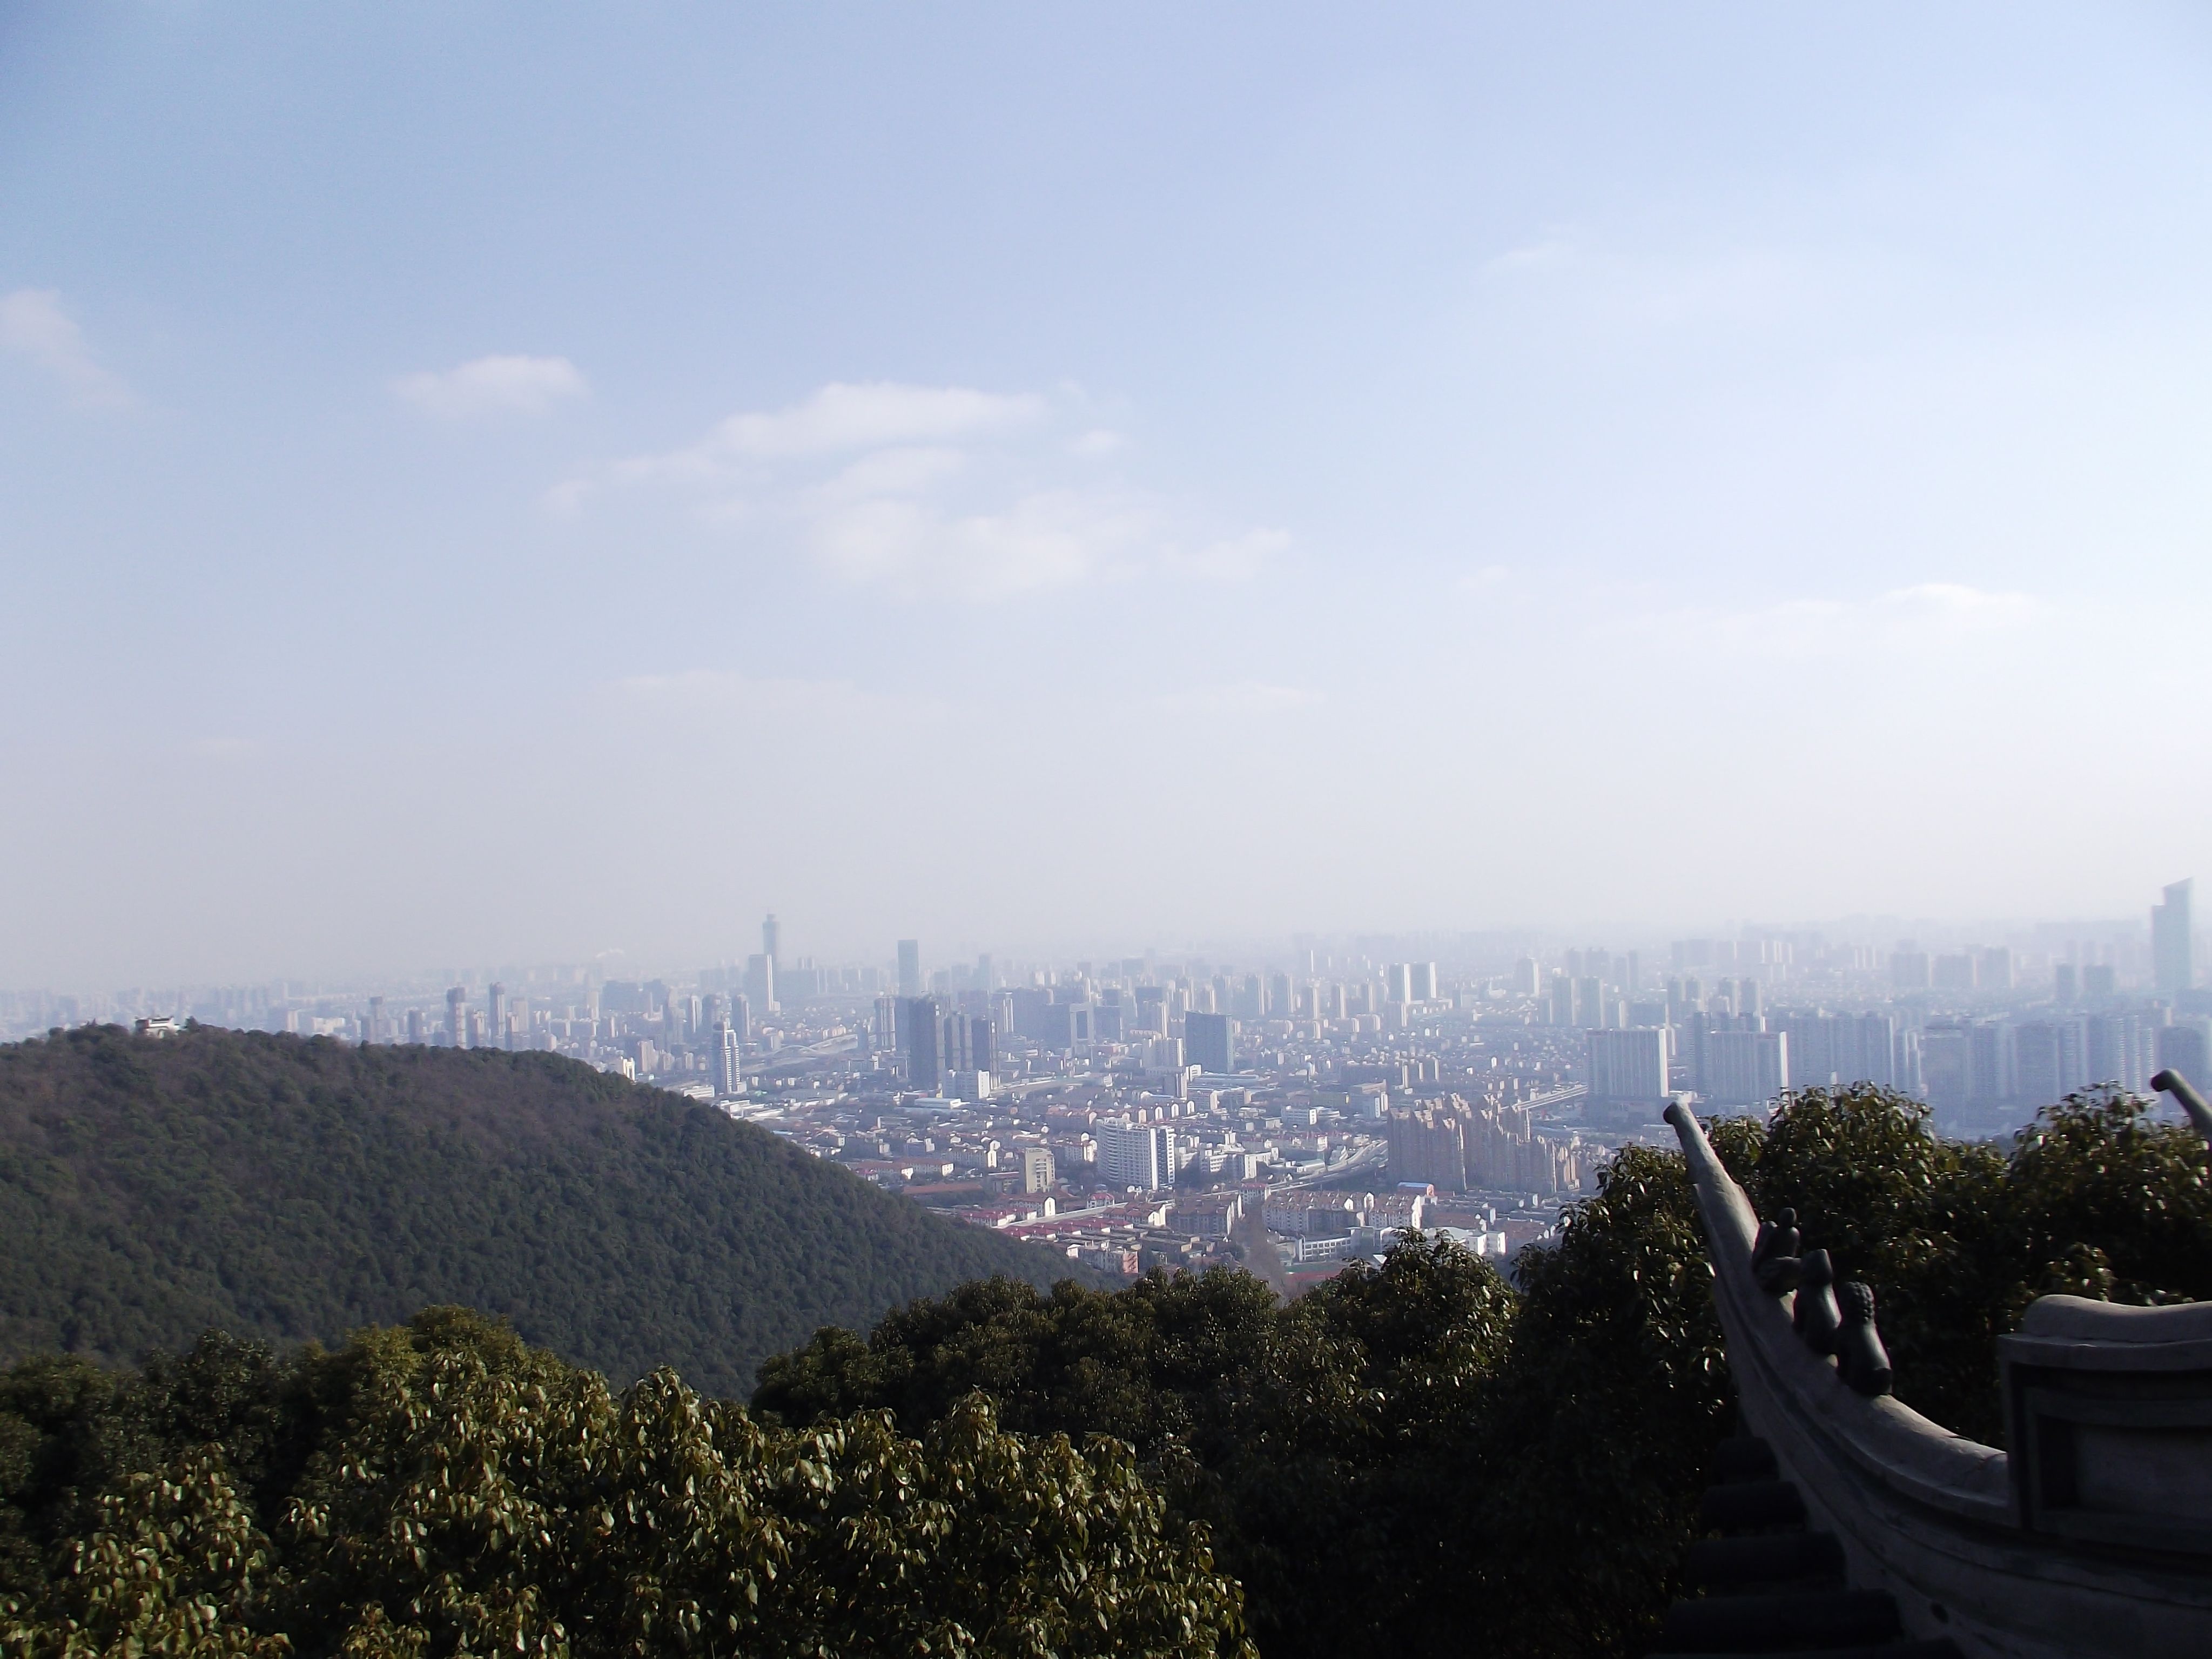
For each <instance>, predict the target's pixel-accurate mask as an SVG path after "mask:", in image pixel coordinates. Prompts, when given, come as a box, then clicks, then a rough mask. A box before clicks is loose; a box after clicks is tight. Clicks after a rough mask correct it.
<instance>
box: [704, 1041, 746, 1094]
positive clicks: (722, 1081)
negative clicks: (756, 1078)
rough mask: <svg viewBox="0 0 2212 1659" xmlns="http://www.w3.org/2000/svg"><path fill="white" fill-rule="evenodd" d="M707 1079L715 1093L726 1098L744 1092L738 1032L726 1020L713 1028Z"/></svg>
mask: <svg viewBox="0 0 2212 1659" xmlns="http://www.w3.org/2000/svg"><path fill="white" fill-rule="evenodd" d="M708 1066H709V1073H708V1082H709V1083H711V1084H712V1085H714V1092H715V1094H716V1095H718V1096H720V1097H722V1098H723V1099H725V1100H726V1099H728V1098H730V1097H732V1096H733V1095H741V1094H743V1093H744V1066H743V1065H742V1064H741V1063H740V1061H739V1060H738V1034H737V1032H736V1031H735V1030H732V1029H731V1027H730V1025H729V1024H728V1023H727V1022H725V1023H723V1024H720V1025H717V1026H716V1027H715V1028H714V1047H713V1048H711V1049H709V1050H708Z"/></svg>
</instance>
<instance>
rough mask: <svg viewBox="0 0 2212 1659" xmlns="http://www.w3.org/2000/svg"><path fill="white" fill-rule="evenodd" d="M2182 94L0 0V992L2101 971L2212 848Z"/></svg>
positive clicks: (840, 30)
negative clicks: (1391, 965) (1383, 945)
mask: <svg viewBox="0 0 2212 1659" xmlns="http://www.w3.org/2000/svg"><path fill="white" fill-rule="evenodd" d="M2208 68H2212V25H2208V23H2207V21H2206V19H2205V16H2204V15H2203V12H2202V11H2201V10H2200V9H2193V8H2186V7H2181V6H2161V5H2142V6H2128V7H2116V8H2100V9H2094V10H2087V9H2078V8H2059V7H2048V6H2026V7H2022V6H2008V7H2002V8H1999V7H1994V6H1959V7H1954V8H1947V9H1943V10H1942V12H1941V13H1938V14H1934V15H1930V14H1929V13H1928V12H1927V11H1925V10H1924V9H1917V8H1903V7H1874V8H1863V9H1855V10H1854V11H1853V12H1852V13H1851V14H1850V15H1849V16H1847V17H1844V16H1822V15H1814V14H1811V13H1806V12H1802V11H1791V12H1776V11H1774V10H1771V9H1763V8H1753V7H1747V6H1693V7H1672V8H1667V9H1656V10H1655V9H1644V8H1631V7H1619V6H1613V7H1606V6H1577V7H1567V8H1545V9H1541V11H1535V12H1529V11H1524V10H1522V9H1509V8H1503V7H1477V8H1442V7H1433V8H1431V7H1386V8H1362V9H1358V11H1356V12H1352V11H1334V10H1328V9H1320V8H1294V9H1273V10H1271V11H1269V12H1267V14H1265V15H1262V14H1260V13H1256V12H1245V11H1231V10H1222V11H1214V12H1203V13H1194V12H1191V11H1189V10H1188V9H1180V8H1174V9H1171V8H1167V7H1146V6H1139V7H1117V8H1113V9H1054V10H1052V11H1050V12H1036V11H1030V10H1024V9H1012V8H1000V7H969V8H961V9H952V10H950V11H939V12H933V13H931V14H921V13H911V14H901V13H896V12H884V11H880V10H861V9H838V8H830V9H812V10H809V11H807V12H805V13H803V14H800V13H775V12H768V11H760V10H742V11H732V12H726V13H723V12H710V11H708V10H706V9H682V8H678V9H653V10H651V11H647V12H642V13H638V14H634V15H624V16H623V17H622V18H621V19H619V20H616V19H613V18H611V17H609V16H607V15H600V14H593V13H590V12H586V11H583V10H580V9H566V10H547V9H534V8H533V9H523V8H519V7H481V8H474V9H467V10H465V11H453V10H450V9H434V8H422V7H416V8H410V7H374V8H370V7H359V6H351V7H325V8H316V9H312V10H307V11H295V10H291V9H277V8H272V7H258V8H254V7H248V8H225V9H215V8H203V7H197V6H183V7H178V6H124V7H114V8H104V9H84V8H77V7H65V6H58V5H32V6H23V7H15V8H11V9H9V10H8V12H7V13H6V15H5V16H4V17H0V562H4V566H5V576H6V592H7V603H6V605H5V606H4V609H0V642H4V649H0V696H4V697H5V698H6V702H7V706H8V707H9V709H10V710H11V712H12V714H13V718H11V719H10V720H9V721H8V722H7V723H6V726H5V732H4V735H3V736H0V765H4V766H5V768H6V770H7V774H8V775H9V778H10V779H11V787H9V790H8V791H7V794H6V805H5V808H4V811H0V868H4V869H5V870H6V871H7V872H9V879H8V880H7V882H6V883H5V884H0V986H4V987H39V986H47V987H55V988H56V989H58V990H67V991H71V992H79V991H82V992H92V991H103V992H104V991H106V990H110V989H112V987H118V986H125V985H148V984H185V983H189V984H199V985H205V984H217V983H233V982H246V981H265V980H269V979H271V978H282V977H284V976H287V975H292V976H307V977H308V978H313V977H314V976H317V975H335V976H338V977H340V978H344V977H345V976H348V975H352V976H356V979H358V978H360V976H363V975H368V976H372V977H373V976H374V975H379V974H385V975H417V974H422V975H428V974H434V973H435V972H437V971H439V970H440V969H441V966H443V965H452V964H462V965H468V964H475V965H476V966H477V968H480V969H485V970H487V971H489V970H495V969H496V966H497V965H498V964H501V963H593V962H601V963H613V964H615V966H616V967H617V968H620V969H623V971H624V972H629V973H635V975H640V976H644V975H652V974H659V973H664V972H678V971H683V972H689V971H690V970H693V969H698V968H700V967H702V965H704V964H708V963H723V962H732V961H735V960H738V959H740V958H742V957H743V956H744V954H746V952H747V951H748V950H750V949H752V948H755V947H753V946H752V945H751V944H750V939H751V935H752V933H753V930H754V929H755V928H756V927H757V923H758V918H759V916H760V915H762V914H763V913H765V912H767V911H770V910H775V911H777V912H779V913H781V914H782V915H785V916H787V917H788V918H792V919H793V921H792V924H791V925H792V927H793V929H794V930H795V931H794V938H803V939H805V950H806V951H807V952H808V953H809V954H810V955H811V956H814V957H819V959H821V960H823V961H824V962H855V963H862V962H865V963H880V962H882V961H883V960H884V959H885V958H886V957H887V956H888V953H889V951H890V945H891V942H892V941H894V940H895V939H899V938H905V937H915V936H918V937H921V938H922V939H928V940H931V941H933V945H932V949H933V951H943V953H944V956H943V957H942V958H940V959H942V960H950V959H951V957H952V956H953V954H954V953H955V951H957V952H959V953H961V954H962V955H963V956H964V957H973V956H974V955H975V954H976V953H979V952H985V951H996V952H999V953H1000V955H1001V957H1003V958H1006V959H1010V960H1011V959H1013V958H1016V957H1034V958H1035V959H1036V960H1038V961H1040V962H1043V961H1047V960H1054V959H1064V960H1066V961H1067V962H1070V963H1072V962H1073V960H1074V959H1075V958H1076V957H1079V956H1090V955H1103V954H1106V953H1109V952H1113V953H1120V954H1122V955H1129V956H1134V955H1138V954H1140V953H1142V952H1144V951H1146V950H1148V949H1153V948H1157V949H1158V950H1160V951H1173V952H1185V951H1199V950H1203V951H1206V952H1208V953H1209V954H1211V955H1212V957H1213V958H1214V960H1216V961H1219V960H1222V959H1224V958H1225V957H1229V956H1231V953H1232V952H1236V953H1241V954H1239V955H1238V956H1237V959H1239V960H1243V961H1247V962H1251V963H1255V964H1256V963H1257V962H1258V961H1259V960H1260V957H1261V955H1262V954H1263V953H1264V952H1265V951H1287V950H1288V949H1289V946H1288V944H1287V941H1289V940H1290V939H1291V937H1292V936H1293V935H1295V934H1300V933H1306V934H1312V935H1315V936H1316V937H1321V938H1326V939H1356V938H1358V937H1360V936H1364V935H1374V936H1377V937H1399V936H1403V937H1406V938H1408V939H1412V938H1415V937H1417V936H1430V937H1450V936H1455V935H1461V934H1483V935H1503V934H1508V933H1515V932H1516V930H1519V931H1521V932H1522V933H1527V934H1528V935H1529V937H1530V939H1531V942H1532V948H1533V945H1534V942H1535V941H1536V940H1538V939H1548V940H1550V941H1551V942H1552V943H1553V944H1554V945H1558V946H1560V947H1562V948H1564V947H1565V946H1568V945H1577V944H1581V945H1587V944H1589V943H1592V942H1597V943H1602V944H1606V945H1609V946H1611V947H1613V948H1616V949H1626V948H1627V947H1628V945H1630V943H1631V941H1632V936H1636V937H1640V938H1644V939H1651V940H1655V941H1659V942H1661V943H1662V945H1663V942H1664V941H1666V940H1668V939H1674V938H1684V937H1705V936H1715V937H1728V938H1735V937H1737V936H1738V935H1739V934H1740V933H1741V931H1742V928H1743V925H1744V924H1746V923H1753V924H1758V925H1759V926H1760V927H1768V928H1771V929H1778V930H1787V929H1790V928H1797V929H1800V930H1804V929H1813V928H1825V929H1826V932H1827V933H1828V935H1829V936H1831V937H1834V938H1842V937H1844V935H1845V934H1846V933H1863V936H1864V937H1865V939H1867V940H1868V942H1869V948H1874V949H1878V950H1879V951H1881V952H1882V953H1883V957H1884V959H1885V960H1886V957H1887V953H1888V952H1889V951H1892V950H1893V949H1894V948H1895V946H1896V944H1897V942H1898V940H1899V939H1902V938H1904V937H1905V936H1906V935H1907V934H1913V935H1920V934H1925V935H1927V936H1928V938H1927V940H1926V942H1927V943H1928V944H1929V945H1935V944H1936V943H1937V942H1938V941H1936V937H1935V935H1936V933H1938V932H1942V931H1944V930H1948V937H1949V939H1950V940H1951V942H1953V943H1955V944H1957V945H1960V946H1964V945H1970V944H1972V945H1990V946H1994V945H1996V944H1998V943H1999V942H2000V941H2002V940H2005V939H2017V940H2019V941H2020V942H2021V948H2022V949H2024V950H2030V951H2033V950H2035V949H2040V950H2041V951H2043V955H2044V957H2045V960H2046V963H2056V962H2057V961H2059V960H2061V959H2063V958H2064V957H2066V954H2067V951H2066V945H2065V940H2066V939H2069V938H2076V939H2079V938H2087V937H2091V936H2093V935H2094V936H2096V937H2103V936H2104V935H2103V934H2100V933H2097V929H2098V928H2100V927H2105V926H2106V923H2107V922H2110V921H2112V919H2122V920H2124V923H2125V926H2126V927H2129V928H2131V929H2133V930H2134V932H2135V933H2136V934H2137V935H2140V934H2141V933H2142V930H2143V927H2144V922H2143V920H2142V919H2143V917H2144V915H2145V912H2146V907H2147V905H2148V902H2150V899H2151V897H2152V896H2154V895H2155V894H2156V892H2157V891H2158V890H2159V889H2160V888H2161V887H2162V886H2164V885H2165V884H2169V883H2172V882H2177V881H2179V880H2181V879H2183V878H2186V877H2189V876H2191V875H2192V874H2196V873H2200V872H2207V871H2208V869H2212V865H2208V862H2207V860H2205V858H2204V857H2203V854H2205V852H2206V850H2207V844H2208V841H2207V834H2206V831H2205V829H2204V828H2203V826H2204V825H2205V824H2206V823H2208V822H2212V787H2208V773H2207V769H2206V768H2205V766H2204V764H2203V755H2204V753H2205V747H2206V745H2205V741H2204V733H2203V724H2204V716H2203V710H2204V709H2205V708H2206V707H2207V706H2208V701H2207V696H2208V692H2212V673H2208V670H2207V668H2206V666H2205V656H2204V653H2203V641H2204V639H2205V637H2206V623H2207V620H2208V607H2212V577H2209V576H2208V574H2207V571H2208V569H2212V565H2208V562H2207V561H2206V559H2205V558H2204V556H2203V554H2204V549H2205V547H2206V544H2207V540H2208V533H2209V532H2212V492H2209V491H2208V487H2207V479H2208V476H2212V474H2208V469H2207V468H2206V466H2205V465H2204V460H2203V457H2204V454H2205V450H2206V440H2207V437H2208V420H2207V415H2206V410H2205V404H2204V399H2203V386H2205V385H2206V384H2207V383H2208V370H2212V101H2208V100H2207V99H2206V97H2205V95H2204V93H2205V88H2206V82H2207V71H2208ZM1853 918H1857V919H1860V920H1859V921H1852V920H1851V919H1853ZM2045 923H2049V924H2051V927H2050V928H2048V929H2046V930H2045V933H2046V934H2047V937H2046V938H2045V943H2044V944H2043V945H2041V946H2036V945H2034V944H2033V940H2034V939H2036V938H2037V937H2039V936H2038V935H2037V933H2036V929H2037V927H2039V925H2041V924H2045ZM2069 927H2070V928H2071V930H2072V931H2071V932H2070V933H2069V931H2068V930H2069ZM2107 931H2109V930H2107ZM2115 937H2117V935H2115ZM614 952H619V953H621V954H620V956H619V957H616V956H613V955H611V954H610V953H614ZM1437 954H1447V953H1443V952H1437ZM1511 957H1512V951H1510V950H1508V951H1506V953H1505V957H1504V960H1505V961H1507V962H1510V960H1511ZM1380 959H1381V958H1380V957H1379V955H1378V957H1377V960H1378V962H1379V961H1380ZM349 982H352V981H349ZM361 982H364V983H365V982H366V980H362V981H361Z"/></svg>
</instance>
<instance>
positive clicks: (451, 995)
mask: <svg viewBox="0 0 2212 1659" xmlns="http://www.w3.org/2000/svg"><path fill="white" fill-rule="evenodd" d="M446 1042H447V1046H448V1047H450V1048H467V1047H468V1046H469V994H468V992H467V991H466V990H465V989H464V988H463V987H460V986H458V985H456V986H454V987H453V988H452V989H451V990H449V991H447V993H446Z"/></svg>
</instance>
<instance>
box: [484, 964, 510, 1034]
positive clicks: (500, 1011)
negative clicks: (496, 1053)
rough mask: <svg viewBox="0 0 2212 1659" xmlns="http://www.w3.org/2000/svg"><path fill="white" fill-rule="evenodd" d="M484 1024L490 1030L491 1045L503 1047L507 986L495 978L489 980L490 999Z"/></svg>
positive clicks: (505, 1030) (505, 1031)
mask: <svg viewBox="0 0 2212 1659" xmlns="http://www.w3.org/2000/svg"><path fill="white" fill-rule="evenodd" d="M484 1025H485V1027H486V1029H487V1030H489V1031H490V1032H491V1040H492V1046H493V1047H494V1048H502V1047H504V1046H505V1045H506V1042H507V987H506V986H504V985H502V984H501V983H500V981H497V980H494V981H492V982H491V1000H490V1004H489V1006H488V1007H487V1009H486V1010H485V1018H484Z"/></svg>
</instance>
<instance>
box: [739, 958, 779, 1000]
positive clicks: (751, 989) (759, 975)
mask: <svg viewBox="0 0 2212 1659" xmlns="http://www.w3.org/2000/svg"><path fill="white" fill-rule="evenodd" d="M745 998H746V1000H748V1001H750V1003H751V1004H752V1006H754V1007H755V1008H757V1009H758V1010H759V1011H760V1012H761V1013H762V1014H763V1015H767V1014H772V1013H774V1012H775V957H771V956H769V955H766V954H765V953H763V954H762V955H760V956H757V957H746V958H745Z"/></svg>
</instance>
